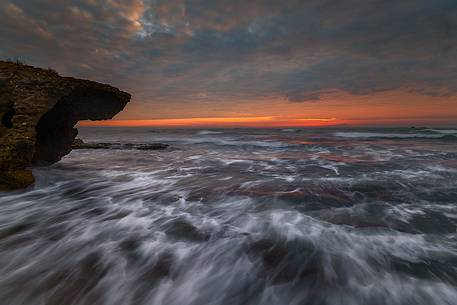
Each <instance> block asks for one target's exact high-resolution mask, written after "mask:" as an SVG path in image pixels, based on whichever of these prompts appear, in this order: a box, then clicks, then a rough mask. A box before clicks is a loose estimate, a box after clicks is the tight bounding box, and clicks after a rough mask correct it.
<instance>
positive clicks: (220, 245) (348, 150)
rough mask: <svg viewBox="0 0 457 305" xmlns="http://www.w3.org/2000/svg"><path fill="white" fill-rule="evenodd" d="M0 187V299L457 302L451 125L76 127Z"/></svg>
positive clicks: (455, 155)
mask: <svg viewBox="0 0 457 305" xmlns="http://www.w3.org/2000/svg"><path fill="white" fill-rule="evenodd" d="M80 136H81V137H82V138H83V139H84V140H85V141H86V142H121V143H154V142H162V143H167V144H170V148H169V149H167V150H164V151H137V150H109V149H107V150H77V151H73V152H72V153H71V154H70V155H69V156H67V157H65V158H64V159H63V160H62V161H61V162H59V163H57V164H54V165H53V166H51V167H41V168H36V169H35V170H34V173H35V175H36V177H37V178H38V179H37V183H36V185H35V186H34V187H31V188H29V189H27V190H25V191H20V192H13V193H3V194H1V195H0V274H1V276H0V300H1V301H0V304H5V305H19V304H22V305H41V304H46V305H49V304H56V305H62V304H78V305H79V304H107V305H108V304H109V305H117V304H119V305H126V304H132V305H134V304H135V305H137V304H139V305H142V304H145V305H146V304H166V305H173V304H176V305H186V304H195V305H197V304H198V305H201V304H214V305H216V304H227V305H228V304H230V305H233V304H249V305H251V304H252V305H254V304H268V305H270V304H278V305H284V304H328V305H337V304H341V305H358V304H367V305H377V304H379V305H390V304H411V305H413V304H414V305H420V304H424V305H425V304H426V305H430V304H434V305H438V304H457V234H456V228H457V138H456V137H457V130H453V129H446V130H437V129H389V130H383V129H375V130H360V129H359V130H341V129H340V130H331V129H321V130H309V129H307V130H299V129H283V130H281V129H278V130H253V129H250V130H249V129H248V130H245V129H231V130H229V129H226V130H219V129H218V130H150V129H140V128H132V129H117V128H82V129H81V130H80Z"/></svg>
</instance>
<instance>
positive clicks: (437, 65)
mask: <svg viewBox="0 0 457 305" xmlns="http://www.w3.org/2000/svg"><path fill="white" fill-rule="evenodd" d="M0 40H1V41H2V45H1V46H0V55H1V56H3V57H15V56H20V57H22V58H24V59H25V60H26V61H28V62H30V63H32V64H36V65H41V66H53V67H56V68H57V69H58V70H60V71H62V72H63V73H66V74H72V75H75V76H80V77H88V78H95V79H97V80H100V81H106V82H110V83H113V84H114V85H117V86H120V87H122V88H124V89H126V90H129V91H131V92H132V93H133V94H134V96H135V97H136V99H138V100H141V101H143V102H144V103H145V104H146V103H148V102H149V103H151V105H152V104H154V103H155V104H157V103H174V104H176V105H186V106H188V105H192V103H194V102H200V101H202V100H204V101H212V102H213V103H219V104H221V105H223V104H224V103H225V104H227V105H228V104H229V103H232V102H233V101H237V100H238V101H240V100H250V99H252V100H255V99H263V98H265V99H268V98H280V99H286V100H289V101H290V102H316V101H319V99H320V97H321V95H322V92H328V91H334V90H340V91H344V92H348V93H350V94H355V95H361V94H370V93H374V92H382V91H385V90H392V89H401V88H404V89H407V90H410V91H415V92H419V93H421V94H425V95H429V96H431V97H433V96H443V94H447V95H453V94H456V93H457V45H456V44H457V2H455V1H454V0H434V1H429V0H404V1H393V0H388V1H386V0H345V1H343V0H309V1H298V0H297V1H283V0H263V1H260V0H252V1H245V0H243V1H241V0H230V1H229V0H217V1H216V0H211V1H210V0H187V1H185V0H167V1H165V0H124V1H121V0H105V1H102V0H70V1H55V0H36V1H29V0H9V1H4V3H3V4H1V9H0ZM202 92H204V94H205V95H204V96H203V95H202Z"/></svg>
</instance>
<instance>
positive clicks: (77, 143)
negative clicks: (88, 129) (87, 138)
mask: <svg viewBox="0 0 457 305" xmlns="http://www.w3.org/2000/svg"><path fill="white" fill-rule="evenodd" d="M168 146H169V145H168V144H162V143H151V144H133V143H127V144H122V143H103V142H102V143H85V142H84V141H83V140H81V139H75V140H74V141H73V144H72V148H73V149H137V150H161V149H166V148H168Z"/></svg>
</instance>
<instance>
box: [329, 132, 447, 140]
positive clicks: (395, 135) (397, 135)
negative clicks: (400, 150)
mask: <svg viewBox="0 0 457 305" xmlns="http://www.w3.org/2000/svg"><path fill="white" fill-rule="evenodd" d="M334 135H335V136H336V137H341V138H351V139H357V138H361V139H369V138H393V139H414V138H425V139H439V138H442V137H443V135H440V134H427V133H381V132H336V133H335V134H334Z"/></svg>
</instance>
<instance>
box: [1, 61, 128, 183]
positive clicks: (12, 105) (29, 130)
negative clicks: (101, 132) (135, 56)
mask: <svg viewBox="0 0 457 305" xmlns="http://www.w3.org/2000/svg"><path fill="white" fill-rule="evenodd" d="M129 101H130V94H128V93H126V92H123V91H120V90H118V89H116V88H114V87H111V86H109V85H104V84H100V83H96V82H93V81H88V80H81V79H76V78H71V77H61V76H59V75H58V74H57V73H56V72H55V71H53V70H50V69H48V70H44V69H39V68H35V67H31V66H25V65H19V64H15V63H10V62H4V61H0V190H11V189H17V188H22V187H26V186H28V185H30V184H31V183H33V181H34V178H33V176H32V173H31V171H30V170H29V169H28V168H29V167H30V166H31V165H32V164H37V163H39V164H43V163H44V164H46V163H47V164H50V163H54V162H57V161H59V160H60V159H61V158H62V157H63V156H65V155H66V154H68V153H69V152H70V151H71V148H72V143H73V140H74V138H75V137H76V135H77V133H78V131H77V129H76V128H74V126H75V124H76V123H77V122H78V121H80V120H106V119H111V118H112V117H113V116H114V115H116V114H117V113H118V112H120V111H121V110H122V109H124V107H125V105H126V104H127V103H128V102H129Z"/></svg>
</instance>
